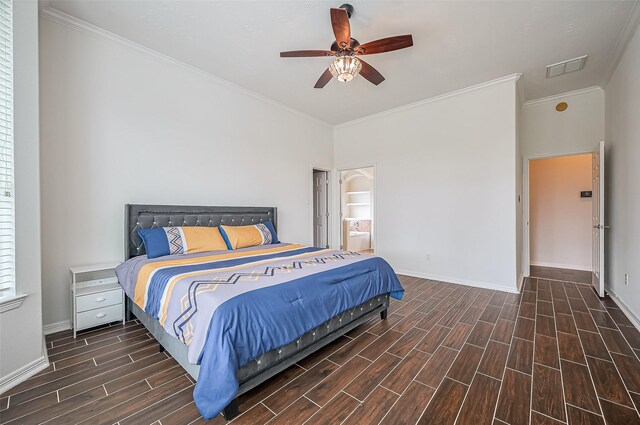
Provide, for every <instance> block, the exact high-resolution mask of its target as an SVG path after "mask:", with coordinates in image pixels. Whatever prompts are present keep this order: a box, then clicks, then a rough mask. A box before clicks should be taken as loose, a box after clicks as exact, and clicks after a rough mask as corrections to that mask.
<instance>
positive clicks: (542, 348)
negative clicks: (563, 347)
mask: <svg viewBox="0 0 640 425" xmlns="http://www.w3.org/2000/svg"><path fill="white" fill-rule="evenodd" d="M534 349H535V353H534V355H533V357H534V361H535V362H536V363H540V364H542V365H545V366H549V367H553V368H556V369H560V358H559V357H558V341H557V340H556V339H555V338H550V337H548V336H544V335H536V339H535V347H534Z"/></svg>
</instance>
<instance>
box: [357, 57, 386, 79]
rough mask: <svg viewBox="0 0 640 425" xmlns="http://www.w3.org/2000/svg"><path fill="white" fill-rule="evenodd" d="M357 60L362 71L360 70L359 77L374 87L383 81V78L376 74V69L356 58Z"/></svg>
mask: <svg viewBox="0 0 640 425" xmlns="http://www.w3.org/2000/svg"><path fill="white" fill-rule="evenodd" d="M358 60H359V61H360V63H362V69H361V70H360V75H362V76H363V77H364V78H366V79H367V80H369V81H370V82H371V83H373V84H375V85H376V86H377V85H378V84H380V83H381V82H383V81H384V77H383V76H382V74H380V73H379V72H378V70H377V69H375V68H374V67H372V66H371V65H369V64H368V63H366V62H365V61H363V60H362V59H360V58H358Z"/></svg>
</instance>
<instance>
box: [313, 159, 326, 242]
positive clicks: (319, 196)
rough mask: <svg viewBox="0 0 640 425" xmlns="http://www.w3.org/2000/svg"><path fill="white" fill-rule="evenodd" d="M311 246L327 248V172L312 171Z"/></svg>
mask: <svg viewBox="0 0 640 425" xmlns="http://www.w3.org/2000/svg"><path fill="white" fill-rule="evenodd" d="M313 246H315V247H318V248H329V172H328V171H326V170H318V169H315V168H314V169H313Z"/></svg>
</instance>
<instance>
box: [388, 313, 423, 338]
mask: <svg viewBox="0 0 640 425" xmlns="http://www.w3.org/2000/svg"><path fill="white" fill-rule="evenodd" d="M424 316H425V314H424V313H421V312H419V311H414V312H412V313H411V314H409V315H408V316H407V317H405V318H404V319H402V320H401V321H400V322H398V323H397V324H396V325H395V326H394V327H393V328H392V329H393V330H394V331H398V332H402V333H405V332H407V331H409V330H410V329H413V328H415V326H416V325H417V324H418V323H419V322H420V321H421V320H422V319H424Z"/></svg>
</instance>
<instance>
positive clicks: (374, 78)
mask: <svg viewBox="0 0 640 425" xmlns="http://www.w3.org/2000/svg"><path fill="white" fill-rule="evenodd" d="M351 15H353V6H351V5H350V4H343V5H342V6H340V8H338V9H336V8H333V9H331V26H332V27H333V33H334V34H335V36H336V41H335V42H333V44H332V45H331V50H294V51H291V52H280V57H282V58H302V57H317V56H335V57H336V59H334V60H333V62H331V64H330V65H329V68H327V70H326V71H324V73H323V74H322V75H321V76H320V78H319V79H318V81H317V82H316V85H315V86H314V87H315V88H317V89H321V88H323V87H324V86H326V85H327V83H328V82H329V81H330V80H331V77H336V79H338V81H343V82H345V81H351V80H353V78H354V77H355V76H356V75H358V74H361V75H362V76H363V77H364V78H366V79H367V80H369V81H370V82H371V83H373V84H375V85H376V86H377V85H378V84H380V83H381V82H383V81H384V77H383V76H382V74H380V73H379V72H378V71H377V70H376V69H375V68H374V67H372V66H371V65H369V64H368V63H366V62H365V61H363V60H362V59H361V58H360V56H363V55H373V54H376V53H385V52H391V51H393V50H399V49H404V48H406V47H411V46H413V38H412V37H411V35H410V34H409V35H396V36H394V37H387V38H383V39H380V40H376V41H371V42H369V43H365V44H360V43H359V42H358V40H356V39H355V38H352V37H351V26H350V25H349V18H351Z"/></svg>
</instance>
